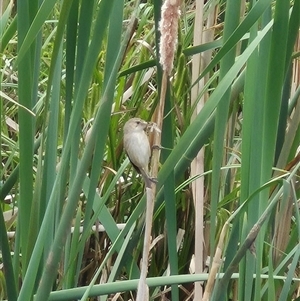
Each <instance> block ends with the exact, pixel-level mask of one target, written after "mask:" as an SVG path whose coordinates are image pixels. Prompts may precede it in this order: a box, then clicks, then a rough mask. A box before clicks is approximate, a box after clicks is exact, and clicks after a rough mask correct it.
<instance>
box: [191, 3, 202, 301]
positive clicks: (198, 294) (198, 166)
mask: <svg viewBox="0 0 300 301" xmlns="http://www.w3.org/2000/svg"><path fill="white" fill-rule="evenodd" d="M203 6H204V0H197V1H196V9H195V23H194V28H195V29H194V37H193V40H194V45H200V44H202V37H203ZM196 28H197V30H196ZM202 67H203V66H202ZM200 70H201V54H197V55H194V56H193V60H192V82H193V83H194V82H195V80H197V78H198V76H199V73H200ZM203 86H204V78H202V79H201V80H200V82H198V83H197V84H196V85H195V86H194V87H193V88H192V91H191V107H193V106H194V104H195V103H196V102H197V98H198V95H199V93H200V91H201V88H202V87H203ZM203 105H204V97H202V98H201V99H200V101H199V102H198V104H197V105H196V109H195V111H194V112H193V115H192V118H191V122H192V121H193V120H194V119H195V118H196V116H197V115H198V113H199V112H200V111H201V109H202V107H203ZM203 172H204V149H203V148H202V149H201V150H200V151H199V153H198V154H197V156H196V158H195V159H194V160H193V161H192V163H191V177H193V176H194V175H197V174H203ZM192 194H193V200H194V207H195V256H194V258H195V273H196V274H200V273H202V271H203V207H204V200H203V199H204V178H203V177H198V178H197V179H196V180H195V181H194V182H193V183H192ZM202 294H203V291H202V285H201V282H195V283H194V300H201V299H202Z"/></svg>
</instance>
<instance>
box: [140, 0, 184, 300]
mask: <svg viewBox="0 0 300 301" xmlns="http://www.w3.org/2000/svg"><path fill="white" fill-rule="evenodd" d="M179 6H180V0H166V1H165V2H164V4H163V5H162V8H161V15H162V16H161V21H160V31H161V42H160V63H161V66H162V69H163V71H164V72H163V77H162V85H161V93H160V100H159V105H158V107H157V109H156V114H155V120H154V121H155V123H156V125H157V127H158V128H159V129H160V131H161V129H162V124H163V115H164V107H165V98H166V92H167V87H168V79H169V76H170V74H171V72H172V69H173V60H174V52H175V48H176V44H177V31H178V20H179V16H180V10H179ZM153 145H154V146H156V147H155V148H154V149H153V153H152V158H151V175H152V177H154V178H157V174H158V167H159V158H160V148H159V146H160V145H161V132H159V131H154V137H153ZM155 194H156V184H155V183H152V187H151V188H146V196H147V206H146V219H145V220H146V222H145V223H146V225H145V237H144V245H143V256H142V263H141V275H140V279H139V284H138V290H137V298H136V300H137V301H146V300H149V289H148V286H147V284H146V278H147V273H148V258H149V253H150V244H151V229H152V220H153V209H154V200H155Z"/></svg>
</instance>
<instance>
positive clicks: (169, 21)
mask: <svg viewBox="0 0 300 301" xmlns="http://www.w3.org/2000/svg"><path fill="white" fill-rule="evenodd" d="M179 17H180V0H166V1H165V2H164V4H163V5H162V7H161V20H160V24H159V30H160V32H161V38H160V49H159V52H160V64H161V66H162V68H163V70H164V71H165V72H166V73H167V74H168V75H170V74H171V72H172V68H173V60H174V53H175V49H176V45H177V31H178V20H179Z"/></svg>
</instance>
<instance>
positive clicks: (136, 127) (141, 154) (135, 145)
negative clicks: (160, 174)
mask: <svg viewBox="0 0 300 301" xmlns="http://www.w3.org/2000/svg"><path fill="white" fill-rule="evenodd" d="M147 126H148V123H147V122H146V121H144V120H142V119H140V118H131V119H129V120H128V121H127V122H126V123H125V125H124V141H123V142H124V148H125V151H126V153H127V156H128V158H129V160H130V162H131V163H132V165H133V167H134V168H135V169H136V171H137V172H138V173H139V174H141V175H142V177H143V179H144V181H145V184H146V187H148V188H151V182H155V180H154V179H152V178H150V177H149V176H148V174H147V173H148V164H149V158H150V155H151V150H150V144H149V140H148V136H147V135H146V133H145V130H146V128H147Z"/></svg>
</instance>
